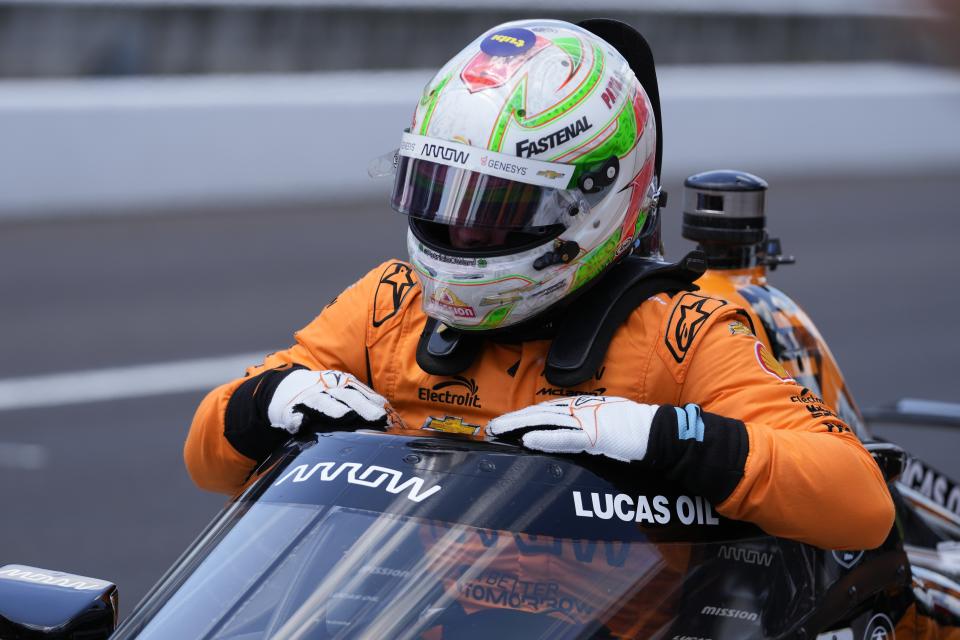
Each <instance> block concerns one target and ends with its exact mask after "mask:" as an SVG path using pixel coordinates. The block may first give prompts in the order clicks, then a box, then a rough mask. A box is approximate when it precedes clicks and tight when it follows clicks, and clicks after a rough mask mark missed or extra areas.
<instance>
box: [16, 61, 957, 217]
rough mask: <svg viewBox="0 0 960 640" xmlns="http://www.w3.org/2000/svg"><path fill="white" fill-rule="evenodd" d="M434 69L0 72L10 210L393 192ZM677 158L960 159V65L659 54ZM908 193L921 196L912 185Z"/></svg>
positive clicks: (898, 165) (860, 162) (692, 168)
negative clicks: (791, 62) (405, 134)
mask: <svg viewBox="0 0 960 640" xmlns="http://www.w3.org/2000/svg"><path fill="white" fill-rule="evenodd" d="M429 76H430V72H427V71H406V72H380V73H372V72H362V73H360V72H358V73H337V74H306V75H286V76H233V77H230V76H211V77H202V78H183V79H171V78H157V79H128V80H122V79H113V80H58V81H7V82H3V83H0V141H3V143H2V144H0V216H4V217H8V218H9V217H18V216H37V215H46V216H61V215H74V214H87V213H129V212H134V211H146V210H176V209H178V208H182V207H186V206H210V207H223V206H227V207H231V206H246V205H250V204H258V205H259V204H271V203H304V202H307V203H309V202H327V201H331V200H354V199H358V198H366V197H376V196H378V195H382V194H383V193H384V192H385V191H386V190H387V188H388V184H389V180H380V181H374V180H371V179H370V178H369V177H368V176H367V173H366V169H367V166H368V163H369V162H370V160H371V159H372V158H374V157H376V156H378V155H380V154H382V153H384V152H386V151H389V150H390V149H392V148H394V147H395V146H396V144H397V141H398V139H399V135H400V132H401V130H402V129H403V127H405V126H406V124H407V122H408V121H409V117H410V113H411V111H412V108H413V105H414V103H415V101H416V100H417V98H418V97H419V93H420V90H421V88H422V86H423V84H424V83H425V82H426V81H427V79H428V78H429ZM660 82H661V94H662V96H663V113H664V142H665V151H664V172H665V178H666V179H670V180H675V179H678V178H682V177H683V176H684V175H686V174H689V173H693V172H696V171H701V170H705V169H712V168H721V167H736V168H740V169H744V170H747V171H754V172H756V173H759V174H760V175H764V176H776V175H784V174H788V175H794V176H797V175H799V176H817V175H829V174H831V173H833V172H844V173H846V174H848V175H856V174H859V173H867V174H875V173H880V174H882V175H889V176H894V177H895V176H897V175H899V174H909V175H922V174H925V173H930V172H933V173H947V172H951V171H956V170H957V169H958V167H960V127H958V126H957V125H956V122H957V119H958V116H960V74H957V73H951V72H946V71H938V70H931V69H926V68H919V67H905V66H890V65H799V66H779V65H777V66H735V65H734V66H710V67H664V68H663V69H661V80H660ZM904 195H905V198H907V197H908V194H904Z"/></svg>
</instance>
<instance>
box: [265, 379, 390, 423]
mask: <svg viewBox="0 0 960 640" xmlns="http://www.w3.org/2000/svg"><path fill="white" fill-rule="evenodd" d="M393 415H394V413H393V411H392V409H391V408H390V405H389V403H388V402H387V399H386V398H384V397H383V396H381V395H379V394H378V393H377V392H375V391H374V390H373V389H371V388H370V387H368V386H367V385H365V384H363V383H362V382H360V381H359V380H357V379H356V378H355V377H353V376H352V375H350V374H349V373H344V372H342V371H330V370H328V371H310V370H307V369H299V370H297V371H293V372H291V373H290V374H289V375H287V376H286V377H285V378H284V379H283V380H282V381H281V382H280V384H279V385H277V388H276V390H275V391H274V392H273V397H272V398H271V399H270V404H269V406H268V407H267V418H268V419H269V420H270V426H272V427H276V428H278V429H285V430H287V431H289V432H290V433H296V432H297V431H299V430H300V426H301V424H303V422H304V419H306V420H307V422H308V423H318V424H320V425H323V426H328V427H338V426H347V427H350V426H352V427H374V428H381V429H382V428H385V427H386V426H387V425H388V424H389V423H390V422H391V420H392V416H393Z"/></svg>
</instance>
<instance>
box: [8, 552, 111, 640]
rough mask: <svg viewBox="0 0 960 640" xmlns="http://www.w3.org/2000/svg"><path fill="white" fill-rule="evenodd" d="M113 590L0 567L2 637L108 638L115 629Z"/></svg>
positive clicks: (67, 576)
mask: <svg viewBox="0 0 960 640" xmlns="http://www.w3.org/2000/svg"><path fill="white" fill-rule="evenodd" d="M118 604H119V596H118V590H117V587H116V585H114V584H112V583H110V582H107V581H105V580H97V579H96V578H86V577H84V576H78V575H74V574H71V573H63V572H61V571H48V570H46V569H38V568H36V567H28V566H25V565H20V564H8V565H5V566H3V567H0V637H2V638H27V637H29V638H79V637H83V638H85V639H89V640H96V639H99V638H107V637H109V636H110V634H111V633H113V630H114V629H115V628H116V626H117V613H118V611H119V606H118Z"/></svg>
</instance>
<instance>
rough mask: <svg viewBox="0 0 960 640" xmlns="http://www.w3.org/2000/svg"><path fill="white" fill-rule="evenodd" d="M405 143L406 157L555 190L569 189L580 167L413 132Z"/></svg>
mask: <svg viewBox="0 0 960 640" xmlns="http://www.w3.org/2000/svg"><path fill="white" fill-rule="evenodd" d="M401 145H402V146H401V148H400V150H399V151H398V153H399V155H401V156H403V157H406V158H415V159H418V160H429V161H430V162H436V163H439V164H445V165H447V166H450V167H454V168H457V169H466V170H468V171H477V172H479V173H483V174H486V175H490V176H496V177H498V178H506V179H508V180H518V181H520V182H524V183H526V184H533V185H537V186H540V187H550V188H552V189H566V188H567V185H569V183H570V179H571V178H572V177H573V173H574V171H576V169H577V168H576V167H575V166H574V165H572V164H563V163H560V162H546V161H544V160H536V159H533V158H524V157H517V156H514V155H510V154H508V153H500V152H499V151H489V150H488V151H484V150H481V149H478V148H477V147H471V146H469V145H466V144H463V143H460V142H454V141H450V140H444V139H440V138H430V137H427V136H421V135H416V134H413V133H404V134H403V136H402V137H401ZM475 152H476V153H475Z"/></svg>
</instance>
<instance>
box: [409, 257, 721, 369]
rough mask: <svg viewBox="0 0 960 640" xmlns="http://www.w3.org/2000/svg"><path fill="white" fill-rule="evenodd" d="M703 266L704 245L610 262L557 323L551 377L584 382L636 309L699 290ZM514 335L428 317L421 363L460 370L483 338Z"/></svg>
mask: <svg viewBox="0 0 960 640" xmlns="http://www.w3.org/2000/svg"><path fill="white" fill-rule="evenodd" d="M705 270H706V260H705V258H704V255H703V253H702V252H700V251H693V252H691V253H689V254H687V255H686V256H685V257H684V258H683V259H682V260H681V261H680V262H678V263H676V264H672V263H665V262H658V261H654V260H650V259H646V258H638V257H635V256H628V257H627V258H625V259H624V260H623V261H622V262H620V263H619V264H617V265H615V266H614V267H612V268H611V269H610V271H609V272H608V273H607V274H606V275H605V276H604V277H603V278H601V280H600V282H599V283H598V284H597V286H594V287H592V288H591V289H590V290H589V291H588V292H586V293H585V294H584V295H583V296H581V297H580V298H579V299H577V300H576V302H574V305H576V308H577V312H576V313H568V314H564V318H563V320H562V321H560V322H559V324H558V325H557V326H556V327H555V336H554V338H553V342H552V343H551V344H550V350H549V352H548V353H547V362H546V367H545V371H544V375H545V376H546V378H547V381H548V382H549V383H550V384H553V385H556V386H559V387H575V386H577V385H579V384H582V383H583V382H586V381H587V380H588V379H590V378H591V377H592V376H593V375H594V374H595V373H596V372H597V370H598V369H599V368H600V365H601V364H603V359H604V357H605V356H606V355H607V348H608V347H609V346H610V341H611V340H612V339H613V334H614V333H615V332H616V330H617V329H618V328H619V327H620V325H622V324H623V323H624V322H626V320H627V318H628V317H629V316H630V314H631V313H632V312H633V310H634V309H636V308H637V307H639V306H640V305H641V304H643V302H644V301H645V300H647V299H648V298H651V297H652V296H655V295H657V294H658V293H670V294H673V293H677V292H678V291H696V290H697V289H698V287H697V285H695V284H693V283H694V281H695V280H696V279H697V278H699V277H700V276H701V275H702V274H703V272H704V271H705ZM545 331H546V329H545ZM516 335H517V334H515V333H511V332H504V333H502V334H501V333H497V334H491V333H488V332H484V333H483V334H477V333H473V332H464V331H458V330H456V329H451V328H450V327H447V326H445V325H443V324H441V323H440V322H438V321H437V320H434V319H433V318H428V319H427V322H426V324H425V325H424V328H423V333H422V334H421V335H420V342H419V344H418V345H417V364H418V365H419V366H420V368H421V369H423V370H424V371H425V372H427V373H429V374H431V375H435V376H452V375H456V374H458V373H460V372H462V371H464V370H465V369H467V368H468V367H470V365H471V364H473V361H474V360H475V359H476V357H477V354H479V353H480V350H481V348H482V347H483V341H484V339H486V338H487V337H489V338H490V339H493V340H497V339H501V338H504V337H510V336H513V337H516ZM541 337H543V336H541Z"/></svg>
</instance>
